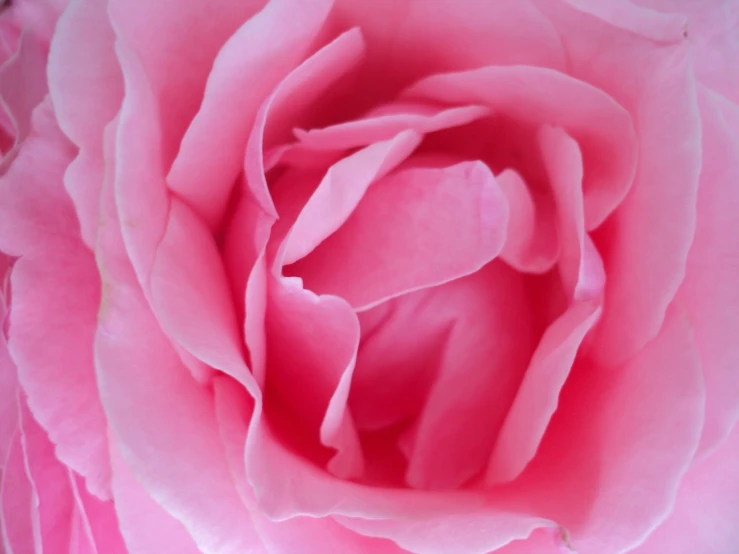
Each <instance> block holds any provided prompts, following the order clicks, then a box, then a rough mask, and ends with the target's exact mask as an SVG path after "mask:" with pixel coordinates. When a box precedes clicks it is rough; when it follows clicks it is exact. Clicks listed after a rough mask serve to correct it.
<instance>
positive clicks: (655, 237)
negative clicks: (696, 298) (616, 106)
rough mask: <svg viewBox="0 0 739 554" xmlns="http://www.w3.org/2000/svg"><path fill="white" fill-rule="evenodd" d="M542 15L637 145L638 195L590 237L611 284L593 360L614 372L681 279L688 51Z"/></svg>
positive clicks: (689, 110) (687, 193)
mask: <svg viewBox="0 0 739 554" xmlns="http://www.w3.org/2000/svg"><path fill="white" fill-rule="evenodd" d="M538 5H539V8H540V9H541V10H542V11H543V12H544V13H546V14H547V15H548V16H549V18H550V19H551V20H552V22H553V23H554V24H555V25H556V26H557V28H558V29H559V30H560V34H561V36H562V39H563V41H564V42H565V44H566V47H567V48H568V51H569V52H570V71H571V73H572V75H573V76H575V77H577V78H580V79H583V80H584V81H587V82H589V83H591V84H592V85H593V86H596V87H599V88H601V89H602V90H604V91H605V92H607V93H608V94H610V95H611V96H612V97H613V98H615V100H616V101H618V102H619V103H620V104H621V105H622V106H624V108H625V109H627V110H628V111H629V113H631V114H632V116H633V117H634V124H635V127H636V131H637V134H638V136H639V164H638V167H637V173H636V177H635V180H634V185H633V187H632V188H631V191H630V192H629V195H628V196H627V197H626V199H625V200H624V202H623V203H622V204H621V206H620V207H619V209H618V210H617V211H616V213H615V215H614V217H613V218H611V219H610V220H609V221H608V222H607V223H606V225H604V226H603V228H602V229H600V230H599V231H598V233H597V234H596V235H595V237H594V238H595V241H596V243H598V246H599V247H600V249H601V252H602V253H603V258H604V262H605V267H606V272H607V274H608V283H607V285H606V298H607V301H606V303H605V309H604V312H603V317H602V320H601V322H600V323H599V325H598V332H597V334H596V341H595V344H594V345H593V352H594V355H595V356H596V358H597V360H598V361H599V362H600V363H602V364H606V365H611V366H617V365H620V364H622V363H623V362H624V361H625V360H627V359H628V358H630V357H631V356H633V355H634V354H635V353H636V352H638V351H639V349H640V348H641V347H642V346H643V345H644V344H646V343H647V342H648V341H649V340H650V339H651V338H653V337H654V336H655V335H656V334H657V332H658V331H659V328H660V326H661V324H662V321H663V319H664V314H665V310H666V308H667V306H668V304H669V302H670V301H671V300H672V298H673V297H674V295H675V292H676V290H677V288H678V286H679V284H680V281H681V280H682V278H683V274H684V271H685V260H686V258H687V253H688V249H689V247H690V242H691V240H692V237H693V232H694V224H695V221H694V220H695V205H696V190H697V185H698V173H699V170H700V147H699V145H698V140H699V138H700V134H699V125H700V119H699V114H698V111H697V106H696V98H695V79H694V77H693V74H692V71H691V66H692V63H691V61H690V55H689V53H688V49H687V45H686V44H684V42H685V41H683V43H682V44H673V45H665V44H659V43H655V42H654V41H652V40H650V39H647V38H644V37H642V36H640V35H638V34H635V33H630V32H626V31H624V30H623V29H619V28H617V27H614V26H611V25H608V24H606V23H604V22H602V21H601V20H599V19H597V18H595V17H592V16H589V15H587V14H583V13H582V12H579V11H576V10H574V9H572V8H569V7H567V6H565V5H564V4H561V3H556V2H539V3H538ZM576 37H577V38H576ZM575 38H576V40H575ZM605 43H613V44H616V43H617V44H619V48H612V49H603V48H601V47H600V46H601V45H603V44H605ZM635 59H638V60H640V63H638V64H634V63H632V62H633V60H635ZM568 131H569V130H568ZM573 137H574V138H576V139H577V138H578V137H577V136H576V135H573ZM602 152H603V153H605V152H607V150H603V151H602ZM584 154H585V158H587V155H586V153H585V152H584ZM587 171H588V169H587V161H586V166H585V173H586V174H587ZM586 193H587V191H586ZM586 205H587V204H586ZM586 211H587V210H586ZM586 221H587V217H586ZM587 227H588V228H589V226H587Z"/></svg>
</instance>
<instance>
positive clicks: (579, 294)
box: [539, 126, 605, 301]
mask: <svg viewBox="0 0 739 554" xmlns="http://www.w3.org/2000/svg"><path fill="white" fill-rule="evenodd" d="M539 143H540V147H541V149H542V156H543V158H544V165H545V166H546V168H547V172H548V174H549V180H550V183H549V184H550V186H551V187H552V194H553V196H554V199H555V205H556V206H557V220H558V227H557V230H558V237H559V242H560V257H559V271H560V275H561V277H562V285H563V286H564V289H565V294H566V295H567V296H568V297H569V298H574V299H575V300H578V301H587V300H593V299H596V298H599V297H600V296H602V294H603V287H604V285H605V271H604V269H603V262H602V261H601V259H600V255H599V254H598V251H597V249H596V248H595V246H594V245H593V244H592V242H591V241H590V238H589V237H588V236H587V235H586V233H585V228H584V225H585V219H584V218H585V214H584V206H583V200H584V199H583V192H582V180H583V160H582V155H581V153H580V148H579V147H578V144H577V143H576V142H575V141H574V140H573V139H572V138H571V137H570V136H569V135H567V133H565V132H564V131H563V130H562V129H559V128H556V127H548V126H544V127H542V128H541V129H540V131H539Z"/></svg>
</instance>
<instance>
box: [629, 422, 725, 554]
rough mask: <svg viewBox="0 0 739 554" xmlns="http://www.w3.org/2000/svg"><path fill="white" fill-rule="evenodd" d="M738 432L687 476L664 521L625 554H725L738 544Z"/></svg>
mask: <svg viewBox="0 0 739 554" xmlns="http://www.w3.org/2000/svg"><path fill="white" fill-rule="evenodd" d="M737 456H739V427H734V430H733V431H732V432H731V434H730V435H729V436H728V437H726V439H725V440H724V441H723V442H722V443H721V444H720V445H719V446H718V447H717V448H716V449H715V450H714V451H713V452H712V453H711V454H710V455H709V456H708V457H707V458H706V459H704V460H701V461H700V462H697V463H695V464H694V465H693V466H692V467H691V468H690V469H689V470H688V472H687V473H686V474H685V477H683V480H682V482H681V483H680V489H679V491H678V494H677V499H676V500H675V505H674V506H673V507H672V509H671V510H670V513H669V515H668V516H667V519H666V520H665V521H663V522H661V523H660V524H659V525H658V526H657V528H656V529H655V530H654V531H652V533H650V535H649V536H648V537H647V539H646V541H644V542H643V543H642V544H641V545H639V546H638V547H637V548H635V549H634V550H629V554H652V553H653V552H701V553H705V554H724V553H726V552H732V551H733V550H734V549H735V548H736V545H737V544H739V528H737V517H736V506H737V505H738V503H739V472H738V471H737V464H736V460H737Z"/></svg>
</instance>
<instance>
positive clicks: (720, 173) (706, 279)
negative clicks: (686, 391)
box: [678, 88, 739, 451]
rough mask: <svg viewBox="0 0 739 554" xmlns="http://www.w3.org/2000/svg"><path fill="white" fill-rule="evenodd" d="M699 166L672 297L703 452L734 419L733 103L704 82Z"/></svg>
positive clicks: (736, 201)
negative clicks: (695, 366) (693, 373)
mask: <svg viewBox="0 0 739 554" xmlns="http://www.w3.org/2000/svg"><path fill="white" fill-rule="evenodd" d="M699 102H700V109H701V118H702V121H703V167H702V169H701V180H700V188H699V189H698V206H697V212H698V220H697V224H696V232H695V238H694V239H693V245H692V247H691V249H690V254H689V256H688V267H687V272H686V275H685V280H684V281H683V283H682V285H681V286H680V290H679V291H678V297H679V298H680V300H681V301H682V302H684V303H685V307H686V309H687V311H688V313H689V317H690V321H691V323H692V324H693V328H694V329H695V340H696V343H697V345H698V349H699V350H700V353H701V360H702V365H703V374H704V376H705V380H706V424H705V427H704V428H703V436H702V438H701V450H702V451H707V450H710V449H711V448H713V447H714V446H715V445H716V444H718V442H720V441H721V440H722V439H723V438H724V437H725V436H726V435H727V434H728V432H729V430H730V429H731V428H732V427H733V426H734V425H735V424H736V421H737V419H739V372H738V371H737V367H739V336H738V335H737V328H736V324H735V322H736V317H737V313H738V312H737V310H738V309H739V291H737V286H736V282H737V275H739V235H738V234H737V232H736V213H737V210H739V107H737V106H734V105H731V104H729V103H728V102H725V101H723V100H722V99H721V97H719V96H717V95H715V94H713V93H710V92H708V91H707V90H706V89H704V88H702V89H701V93H700V96H699Z"/></svg>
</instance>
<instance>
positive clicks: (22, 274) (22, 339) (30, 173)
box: [0, 102, 110, 497]
mask: <svg viewBox="0 0 739 554" xmlns="http://www.w3.org/2000/svg"><path fill="white" fill-rule="evenodd" d="M71 158H72V153H71V149H70V146H69V144H68V142H67V141H66V139H65V138H64V137H63V136H62V134H61V132H60V131H59V129H58V128H57V127H56V123H55V121H54V119H53V114H52V113H51V109H50V104H49V103H48V102H47V103H44V104H42V106H40V107H39V109H38V110H37V111H36V113H35V114H34V132H33V133H32V135H31V136H30V137H29V138H28V140H27V141H26V142H25V144H24V146H23V148H22V150H21V152H20V154H19V157H18V158H17V159H16V161H15V162H14V163H13V165H12V166H11V170H10V171H9V172H8V173H7V174H6V175H5V177H4V178H3V181H2V183H0V248H2V250H3V251H5V252H9V253H11V254H13V255H16V256H21V258H20V260H18V262H16V265H15V267H14V269H13V274H12V285H13V313H12V317H11V329H10V350H11V354H12V356H13V359H14V360H15V362H16V365H17V366H18V375H19V380H20V382H21V384H22V385H23V387H24V389H25V391H26V392H27V393H28V396H29V399H28V402H29V406H30V408H31V411H32V412H33V413H34V416H35V417H36V419H38V421H39V422H40V423H41V424H42V425H43V426H44V427H45V428H46V430H47V431H48V432H49V435H50V437H51V440H52V442H54V443H55V444H56V446H57V455H58V456H59V457H60V459H61V460H62V461H63V462H64V463H65V464H67V465H69V466H70V467H71V468H73V469H75V470H77V471H79V472H80V473H81V474H82V475H84V476H85V477H86V479H87V482H88V486H89V487H90V489H91V490H92V491H93V492H94V493H95V494H97V495H99V496H101V497H104V496H107V495H108V494H109V486H110V462H109V460H108V453H107V437H106V436H105V434H106V423H105V416H104V414H103V411H102V408H101V406H100V400H99V398H98V391H97V385H96V383H95V374H94V366H93V360H92V352H91V344H92V338H93V335H94V330H95V324H96V319H95V314H96V312H97V306H98V302H99V299H100V296H99V295H100V288H99V287H100V285H99V281H98V276H97V271H96V269H95V264H94V260H93V259H92V255H91V253H90V252H89V251H88V250H87V249H86V248H85V246H84V245H83V244H82V242H81V240H80V238H79V231H78V227H77V222H76V217H75V214H74V209H73V207H72V205H71V203H70V202H69V198H68V197H67V195H66V193H65V191H64V187H63V184H62V174H63V171H64V169H65V168H66V167H67V164H68V163H69V161H70V160H71Z"/></svg>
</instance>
